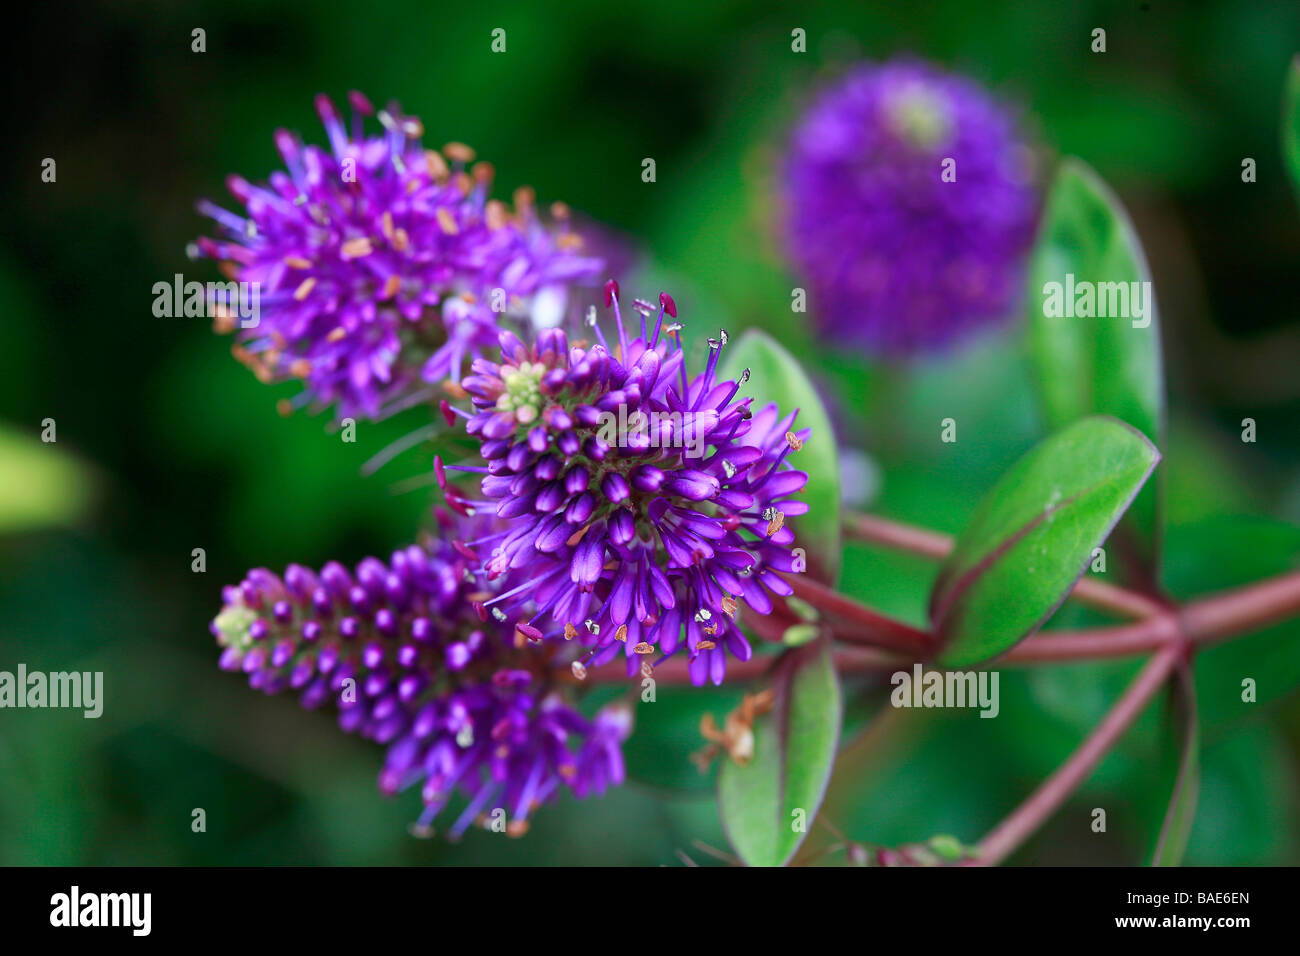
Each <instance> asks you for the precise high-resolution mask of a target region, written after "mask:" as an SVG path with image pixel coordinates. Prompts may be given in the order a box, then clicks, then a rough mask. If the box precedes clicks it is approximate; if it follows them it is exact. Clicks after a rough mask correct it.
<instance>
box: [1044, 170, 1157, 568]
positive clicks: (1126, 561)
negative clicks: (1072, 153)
mask: <svg viewBox="0 0 1300 956" xmlns="http://www.w3.org/2000/svg"><path fill="white" fill-rule="evenodd" d="M1070 275H1073V277H1074V279H1073V285H1074V288H1075V289H1076V290H1077V289H1079V288H1081V286H1080V284H1081V283H1084V282H1088V283H1092V284H1093V286H1094V287H1095V288H1096V290H1097V291H1098V292H1100V290H1101V288H1102V286H1101V284H1102V283H1123V284H1124V285H1123V287H1124V288H1125V289H1128V290H1130V291H1131V290H1132V286H1131V285H1130V284H1131V283H1134V282H1137V283H1144V282H1145V283H1149V282H1150V279H1151V275H1150V272H1149V271H1148V269H1147V264H1146V257H1145V256H1144V255H1143V252H1142V245H1141V243H1140V241H1139V240H1138V236H1137V233H1136V231H1135V230H1134V229H1133V225H1132V223H1131V222H1130V221H1129V218H1128V216H1127V214H1126V213H1125V212H1124V208H1123V206H1122V205H1121V204H1120V201H1119V199H1118V198H1117V197H1116V196H1115V194H1114V193H1113V192H1111V190H1110V189H1109V187H1107V186H1106V184H1105V183H1104V182H1103V181H1102V180H1101V178H1100V177H1099V176H1098V175H1097V174H1096V173H1095V172H1093V170H1092V169H1091V168H1090V167H1088V166H1087V165H1086V164H1085V163H1083V162H1082V161H1081V160H1078V159H1074V158H1069V159H1066V160H1065V161H1064V162H1062V164H1061V167H1060V169H1059V170H1058V172H1057V174H1056V179H1055V181H1054V182H1053V184H1052V188H1051V191H1050V193H1049V194H1048V197H1047V205H1046V208H1045V210H1044V212H1043V219H1042V224H1041V225H1040V227H1039V232H1038V238H1037V240H1036V242H1035V245H1034V250H1033V253H1032V256H1031V259H1030V268H1029V281H1030V285H1029V294H1028V297H1027V301H1028V308H1029V343H1030V351H1031V355H1032V360H1033V364H1034V370H1035V377H1036V379H1037V383H1038V391H1039V394H1040V397H1041V401H1042V406H1043V411H1044V414H1045V417H1046V420H1047V424H1048V427H1049V428H1051V429H1057V428H1061V427H1063V426H1065V425H1068V424H1069V423H1070V422H1073V421H1075V420H1077V419H1079V418H1082V417H1084V416H1085V415H1095V414H1101V415H1112V416H1114V417H1115V418H1118V419H1120V420H1121V421H1124V422H1127V423H1128V424H1130V425H1132V426H1133V427H1134V428H1136V429H1138V430H1139V431H1141V432H1142V433H1143V434H1144V435H1146V436H1147V438H1149V439H1150V440H1151V442H1152V443H1153V444H1155V445H1156V446H1157V447H1161V448H1163V447H1164V436H1163V428H1164V418H1165V412H1164V376H1163V371H1162V362H1161V356H1160V322H1159V319H1158V316H1157V310H1156V305H1155V300H1154V296H1153V295H1149V294H1148V292H1147V291H1143V292H1142V294H1141V300H1140V301H1141V302H1142V303H1143V304H1144V305H1145V307H1146V310H1147V311H1146V316H1145V318H1144V319H1141V320H1139V319H1137V318H1136V316H1135V315H1134V312H1135V309H1134V303H1133V300H1132V299H1131V298H1130V300H1129V302H1128V311H1129V314H1130V316H1131V317H1105V318H1101V317H1089V318H1082V317H1077V316H1076V315H1074V314H1073V313H1071V312H1066V314H1065V315H1064V316H1060V315H1058V316H1048V315H1047V314H1046V312H1047V311H1048V309H1047V299H1048V290H1049V288H1051V286H1049V283H1056V284H1057V285H1058V286H1060V287H1061V295H1062V300H1063V301H1062V305H1063V307H1066V308H1068V307H1069V306H1068V305H1067V304H1066V303H1065V302H1064V299H1065V298H1066V296H1065V291H1066V288H1067V281H1068V280H1067V276H1070ZM1106 288H1107V289H1109V288H1110V287H1109V286H1108V287H1106ZM1139 288H1140V289H1142V290H1150V288H1151V286H1150V285H1149V284H1148V285H1145V286H1139ZM1118 294H1119V293H1118V292H1116V295H1117V296H1118ZM1076 299H1077V292H1076ZM1103 299H1105V301H1106V304H1107V312H1108V313H1109V312H1111V311H1118V310H1116V309H1113V308H1112V305H1123V302H1122V301H1119V300H1118V299H1117V300H1116V302H1114V303H1111V302H1110V296H1109V295H1106V296H1101V295H1098V296H1096V297H1095V304H1094V308H1093V312H1094V316H1095V315H1096V313H1097V312H1099V311H1100V306H1101V304H1102V301H1103ZM1148 319H1149V321H1150V324H1149V325H1145V326H1144V327H1141V328H1139V327H1135V326H1134V324H1133V323H1134V322H1135V321H1142V322H1144V323H1145V322H1146V321H1147V320H1148ZM1162 514H1163V502H1162V501H1161V499H1160V482H1158V481H1157V482H1152V483H1151V485H1150V486H1149V487H1147V488H1146V489H1145V490H1144V491H1143V492H1142V494H1141V495H1139V496H1138V499H1137V500H1136V501H1135V502H1134V503H1133V507H1132V508H1131V509H1130V511H1129V514H1128V516H1127V517H1126V518H1125V521H1124V523H1123V524H1122V525H1121V526H1120V529H1119V531H1118V532H1117V534H1116V538H1115V543H1116V545H1117V546H1118V550H1119V554H1117V555H1116V556H1115V559H1116V560H1115V561H1114V562H1113V563H1115V564H1116V565H1117V566H1118V567H1119V568H1121V569H1122V571H1123V572H1124V574H1123V576H1124V577H1126V578H1128V579H1129V580H1130V581H1133V580H1141V579H1142V578H1143V577H1145V578H1146V579H1147V580H1149V579H1150V577H1151V575H1152V574H1154V573H1155V570H1156V569H1157V567H1158V559H1159V551H1160V535H1161V531H1160V529H1161V521H1162V520H1163V518H1162ZM1135 572H1137V573H1136V574H1135Z"/></svg>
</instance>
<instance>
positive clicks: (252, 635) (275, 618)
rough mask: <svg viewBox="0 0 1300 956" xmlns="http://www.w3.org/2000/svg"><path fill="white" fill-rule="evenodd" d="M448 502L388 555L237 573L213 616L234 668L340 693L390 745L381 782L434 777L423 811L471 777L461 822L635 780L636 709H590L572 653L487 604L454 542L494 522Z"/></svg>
mask: <svg viewBox="0 0 1300 956" xmlns="http://www.w3.org/2000/svg"><path fill="white" fill-rule="evenodd" d="M440 518H441V529H440V536H439V537H438V538H435V539H433V540H431V541H429V542H428V543H427V544H426V545H425V546H423V547H421V546H417V545H412V546H411V547H408V548H405V549H403V550H401V551H397V552H395V553H394V554H393V555H392V558H391V560H390V561H389V562H388V563H386V564H385V563H384V562H381V561H379V560H377V559H375V558H367V559H366V560H364V561H362V562H361V563H360V564H359V565H357V567H356V569H355V571H354V572H350V571H348V570H347V569H346V568H344V567H343V565H341V564H338V563H337V562H330V563H329V564H326V565H325V566H324V567H323V568H321V570H320V571H319V573H317V572H313V571H311V570H309V569H307V568H305V567H302V566H300V565H290V566H289V567H288V568H287V569H286V570H285V573H284V575H283V576H282V577H281V576H277V575H275V574H273V573H272V572H270V571H268V570H266V569H264V568H257V569H254V570H253V571H250V572H249V573H248V576H247V577H246V578H245V579H244V581H243V582H242V583H241V584H239V585H238V586H236V587H229V588H226V589H225V591H224V593H223V599H224V607H223V609H222V611H221V613H220V614H219V615H218V616H217V618H216V619H215V620H214V621H213V623H212V632H213V634H214V635H215V636H216V638H217V641H218V643H219V644H220V645H221V646H222V647H223V648H224V650H223V651H222V654H221V667H222V668H223V669H225V670H230V671H242V672H244V673H246V674H248V675H249V684H250V685H251V686H252V687H254V688H257V689H260V690H262V691H264V692H266V693H268V694H274V693H279V692H282V691H286V690H291V691H295V692H297V693H299V694H300V696H301V700H302V703H303V705H304V706H306V707H310V708H314V707H318V706H320V705H322V704H324V703H326V702H327V701H330V700H333V701H335V702H336V703H337V705H338V708H339V725H340V726H341V727H342V728H343V729H344V730H346V731H349V732H354V733H359V734H361V735H362V736H363V737H366V738H369V739H371V740H374V741H376V742H377V743H380V744H383V745H385V746H386V747H387V756H386V758H385V761H384V767H383V770H382V771H381V773H380V775H379V786H380V789H381V790H382V791H384V792H385V793H396V792H397V791H399V790H402V789H405V788H406V787H409V786H411V785H414V784H420V785H421V791H422V796H423V800H424V804H425V807H424V812H423V813H422V814H421V816H420V820H419V824H420V825H421V826H428V825H429V824H430V823H431V822H432V820H433V819H434V817H436V816H437V815H438V814H439V813H440V812H441V811H442V810H443V808H444V807H445V806H446V805H447V803H448V802H449V801H450V800H451V798H452V797H453V795H454V794H455V793H456V792H457V791H459V792H460V793H461V794H462V796H463V797H464V798H465V799H466V801H467V805H466V806H465V808H464V809H463V811H462V812H461V813H460V815H459V816H458V818H457V819H456V820H455V822H454V823H453V824H452V825H451V827H450V833H451V835H452V836H453V837H454V836H459V835H460V834H461V833H463V832H464V831H465V829H466V828H467V827H469V826H470V825H471V824H472V823H474V822H475V820H476V819H478V818H479V817H480V815H481V814H484V813H488V812H490V811H492V810H495V809H496V808H498V807H500V808H503V809H504V810H505V811H506V814H507V819H508V832H511V833H515V834H519V833H522V832H524V831H525V830H526V829H527V823H528V818H529V814H530V813H531V812H532V811H533V809H534V808H536V807H537V806H539V805H540V804H542V803H544V802H546V801H547V800H548V799H549V798H550V797H552V796H553V795H554V794H555V793H556V791H557V790H558V789H559V788H560V787H561V786H566V787H568V788H569V789H570V790H571V791H573V793H574V794H576V795H577V796H579V797H584V796H587V795H589V794H595V793H601V792H603V791H604V789H605V788H606V787H607V786H611V785H613V786H617V785H618V784H620V783H621V782H622V780H623V760H622V752H621V744H622V741H623V740H624V739H625V738H626V737H627V734H628V731H629V729H630V714H629V713H628V712H627V711H625V710H623V709H621V708H619V707H610V708H607V709H605V710H603V711H601V712H600V713H599V714H598V715H597V716H596V717H595V718H594V719H590V720H589V719H587V718H586V717H583V716H582V715H581V714H579V713H578V712H577V711H576V710H574V709H573V707H571V706H570V705H569V703H567V702H566V701H565V699H564V697H563V695H562V693H561V687H562V686H563V685H564V684H569V685H572V677H571V675H570V673H569V665H568V664H566V663H564V662H563V660H562V659H560V658H559V657H557V655H554V654H553V653H550V652H544V650H543V649H542V648H539V647H536V646H534V645H533V644H532V643H531V642H530V641H529V640H527V638H526V636H525V635H524V634H523V632H520V631H516V630H513V629H510V628H508V627H506V626H505V625H504V624H503V623H502V621H501V620H499V617H503V615H497V616H494V615H492V614H490V613H489V612H488V611H487V610H486V609H485V607H484V605H483V603H482V602H483V600H484V599H485V598H487V597H490V596H491V594H492V593H493V590H494V589H493V586H492V585H491V584H489V583H488V582H487V581H486V575H484V574H482V573H479V574H477V575H475V574H473V573H472V572H471V570H470V569H471V567H472V566H473V563H474V562H472V561H471V560H469V558H468V556H467V553H466V552H465V550H464V546H462V545H457V544H455V543H453V540H452V539H453V535H454V534H455V533H457V532H461V533H469V534H470V535H476V534H481V533H483V532H484V530H485V525H484V523H483V522H482V521H479V522H468V523H466V524H467V525H468V526H469V527H468V528H467V527H466V526H465V525H462V526H460V527H459V528H456V527H454V526H453V524H452V522H451V521H450V520H449V516H446V515H445V514H444V515H441V516H440ZM475 528H477V529H478V530H473V529H475ZM508 582H509V579H508V578H503V579H502V581H501V584H502V585H504V584H506V583H508ZM551 650H553V649H551Z"/></svg>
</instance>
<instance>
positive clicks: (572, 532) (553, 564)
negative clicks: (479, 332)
mask: <svg viewBox="0 0 1300 956" xmlns="http://www.w3.org/2000/svg"><path fill="white" fill-rule="evenodd" d="M606 304H607V305H611V306H612V307H613V309H614V315H615V321H616V325H617V340H616V341H613V342H610V341H607V340H606V338H605V336H604V334H603V332H602V331H601V329H600V327H599V325H598V324H597V323H596V322H595V314H594V309H593V312H592V316H591V318H590V320H589V324H590V325H591V327H592V332H593V334H594V335H595V337H596V340H597V341H596V343H595V344H590V345H588V344H578V343H570V342H569V340H568V338H567V337H566V335H565V334H564V332H563V331H561V330H558V329H551V330H546V331H543V332H541V333H539V334H538V335H537V336H536V339H535V341H534V342H533V343H532V344H531V345H525V344H524V343H523V342H522V341H521V340H520V339H519V338H517V337H516V336H514V335H513V334H511V333H509V332H504V333H502V334H501V337H500V338H501V357H500V361H490V360H488V359H486V358H484V359H478V360H476V361H475V362H474V363H473V364H472V366H471V374H470V375H468V376H467V377H466V378H465V379H463V380H462V382H461V384H462V387H463V388H464V389H465V390H466V392H468V394H469V395H470V397H471V399H472V406H473V407H472V410H464V409H457V408H452V407H451V406H450V405H448V404H447V403H445V402H444V412H445V413H446V414H448V416H449V419H450V418H452V417H453V416H455V415H460V416H461V417H463V418H464V419H465V420H466V427H467V430H468V432H469V434H470V435H471V436H473V437H475V438H477V439H478V440H479V441H480V442H481V443H482V444H481V449H480V451H481V456H482V458H483V459H484V460H485V461H486V464H485V465H469V466H461V467H462V469H463V470H466V471H470V472H473V473H477V474H480V475H481V476H482V477H481V485H480V493H479V495H477V496H474V497H470V496H467V495H465V494H463V493H462V492H461V491H459V490H458V489H457V488H456V487H455V486H453V485H452V484H451V483H450V482H449V481H448V479H447V475H446V469H445V468H444V467H443V465H442V463H441V461H439V462H437V463H436V470H437V474H438V480H439V483H440V485H441V486H442V487H443V489H444V491H445V492H446V494H447V498H448V501H449V503H450V504H451V505H452V506H453V507H455V508H457V509H459V510H461V511H464V512H467V513H471V512H472V513H482V512H483V511H488V512H490V513H492V514H494V515H495V516H496V517H497V519H498V520H499V524H500V527H497V528H495V529H494V530H493V531H492V532H491V533H490V534H488V535H486V536H484V537H483V538H481V539H478V540H476V541H473V542H470V545H471V546H472V547H474V548H476V549H479V550H480V551H486V553H487V556H486V557H485V559H484V562H483V566H484V568H485V569H486V571H487V573H488V574H489V575H490V576H492V577H493V578H497V577H506V578H509V579H510V580H511V581H512V582H513V583H512V584H511V585H510V586H508V587H504V588H503V589H502V590H501V591H500V592H499V593H498V594H497V595H495V596H493V597H492V598H490V599H489V600H488V601H487V602H485V603H486V604H487V605H488V606H489V607H492V608H494V609H497V610H505V611H507V612H508V613H510V614H511V615H514V616H516V617H517V618H518V619H519V623H518V625H517V627H518V628H519V630H520V631H521V632H523V633H525V634H527V635H528V636H529V637H530V638H531V639H534V640H543V639H555V638H559V639H562V640H563V639H567V640H576V641H577V642H578V643H580V644H581V645H583V646H585V647H586V648H588V649H589V650H588V654H587V656H586V658H585V659H584V660H583V661H581V662H576V664H575V673H577V674H578V675H579V676H582V675H583V674H584V673H585V667H586V666H587V665H589V664H590V665H599V664H602V663H604V662H606V661H609V660H611V659H612V658H614V657H616V656H617V655H618V654H620V653H621V654H623V655H625V657H626V658H627V666H628V672H629V674H631V673H634V672H635V671H636V670H637V662H638V661H639V660H641V655H651V654H660V655H662V656H664V657H667V656H671V655H673V654H677V653H679V652H682V651H684V652H685V653H686V654H687V655H688V656H689V658H690V672H691V678H692V680H693V681H694V683H695V684H697V685H699V684H704V683H705V682H706V681H709V680H712V681H713V683H715V684H719V683H721V682H722V680H723V677H724V675H725V672H726V660H727V656H728V655H730V656H732V657H735V658H737V659H739V660H747V659H749V657H750V656H751V648H750V645H749V643H748V641H747V640H746V638H745V636H744V635H743V634H742V633H741V630H740V628H739V627H738V626H737V623H736V615H737V612H738V610H739V606H740V605H739V602H741V601H743V602H744V603H745V604H747V605H748V606H749V607H750V608H751V609H753V610H754V611H755V612H757V613H760V614H766V613H767V612H768V611H770V610H771V607H772V602H771V597H770V594H777V595H788V594H790V593H791V588H790V585H789V584H788V583H787V582H786V581H784V580H783V579H782V578H781V577H780V576H779V574H778V572H789V571H793V570H801V569H800V568H798V567H797V560H796V556H795V554H794V552H793V550H792V547H791V545H792V543H793V535H792V533H791V530H790V528H789V527H787V526H785V519H786V518H787V517H790V516H794V515H800V514H803V513H805V511H806V510H807V506H806V505H805V504H803V503H801V502H799V501H796V500H794V499H792V498H791V496H792V495H794V494H796V493H797V492H799V491H800V489H802V488H803V486H804V484H805V483H806V482H807V475H806V474H805V473H803V472H801V471H798V470H796V469H795V468H794V467H793V466H792V465H791V464H790V463H789V461H788V460H787V458H788V456H789V454H790V452H791V451H793V450H797V449H799V448H800V447H802V444H803V441H804V439H805V438H806V437H807V432H806V431H805V432H794V431H792V430H791V429H792V428H793V425H794V419H795V415H796V414H797V412H792V413H790V414H788V415H785V416H782V415H781V413H780V412H779V411H778V409H777V408H776V406H775V405H770V406H767V407H766V408H763V409H762V410H760V411H758V412H756V413H755V412H753V411H752V410H751V408H750V404H751V400H750V399H749V398H743V399H742V398H738V397H737V393H738V391H739V389H740V387H741V385H742V384H743V383H744V381H745V378H746V377H747V374H746V376H742V378H741V379H740V381H734V380H729V379H721V378H719V376H718V374H717V368H718V357H719V353H720V352H721V349H722V347H723V345H724V344H725V343H726V334H725V333H721V334H720V335H719V337H718V338H717V339H710V340H709V357H708V363H707V365H706V367H705V369H704V371H703V372H701V373H699V374H697V375H694V376H692V375H689V374H688V372H687V370H686V362H685V357H684V353H683V350H682V347H681V344H680V342H679V338H678V334H677V333H678V330H679V329H680V326H678V325H677V324H676V323H675V322H671V321H670V322H669V323H667V324H665V315H667V317H668V318H669V319H670V320H671V319H673V318H675V317H676V314H677V309H676V305H675V304H674V302H673V300H672V299H671V298H670V297H669V296H667V295H661V296H660V300H659V306H658V309H657V315H656V314H655V309H654V308H653V307H652V306H650V305H649V304H647V303H643V302H638V303H637V310H638V312H639V313H640V316H641V321H640V330H639V335H637V336H635V337H633V334H632V333H630V332H629V330H628V329H627V328H626V327H625V325H624V323H623V318H622V315H621V312H620V311H619V302H618V286H617V285H616V284H615V283H613V282H610V283H609V284H608V285H607V286H606ZM651 315H655V319H654V324H653V329H652V330H649V331H648V330H647V320H648V319H649V318H650V316H651Z"/></svg>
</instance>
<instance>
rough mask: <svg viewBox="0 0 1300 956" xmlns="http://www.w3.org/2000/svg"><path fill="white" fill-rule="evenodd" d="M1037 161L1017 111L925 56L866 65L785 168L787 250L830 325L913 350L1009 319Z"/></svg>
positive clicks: (829, 97)
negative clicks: (1019, 128)
mask: <svg viewBox="0 0 1300 956" xmlns="http://www.w3.org/2000/svg"><path fill="white" fill-rule="evenodd" d="M1030 156H1031V154H1030V151H1029V149H1028V148H1027V147H1026V146H1024V145H1023V144H1022V142H1021V140H1020V139H1018V138H1017V132H1016V123H1015V118H1014V116H1013V115H1012V114H1011V113H1010V112H1009V111H1008V110H1007V109H1005V108H1004V107H1003V106H1001V105H1000V104H999V103H997V102H996V101H995V100H994V99H992V98H991V97H990V96H989V94H988V93H986V92H985V91H984V90H983V89H981V88H980V87H979V86H978V85H977V84H975V83H974V82H972V81H971V80H968V79H965V78H963V77H959V76H954V75H949V74H945V73H943V72H940V71H939V70H937V69H935V68H933V67H931V66H928V65H926V64H923V63H918V62H915V61H910V60H901V61H893V62H889V63H885V64H883V65H864V66H859V67H857V68H855V69H854V70H852V71H851V72H850V73H849V74H848V75H847V76H846V77H844V78H843V79H842V80H841V81H840V82H838V83H836V84H835V85H834V86H832V87H831V88H829V89H827V90H825V91H824V92H823V93H822V94H821V95H820V96H819V98H818V99H817V100H816V101H815V102H814V103H813V104H812V107H811V108H810V109H809V110H808V112H807V113H806V114H805V115H804V117H803V119H802V121H801V122H800V123H799V125H798V127H797V129H796V130H795V132H794V135H793V138H792V141H791V144H790V148H789V151H788V153H787V155H786V157H785V162H784V168H783V176H782V178H783V181H784V187H783V190H784V197H783V198H784V204H785V222H784V224H783V226H784V237H783V240H784V245H785V248H786V250H787V254H788V256H789V257H790V259H791V260H792V262H793V263H794V264H795V266H796V267H797V268H798V270H799V271H800V272H801V273H802V274H803V275H804V276H806V278H807V281H808V284H809V295H810V308H811V311H812V313H813V316H814V317H815V321H816V322H817V323H818V325H819V326H820V327H821V329H822V331H823V332H824V333H825V334H827V335H828V336H831V337H832V338H833V340H834V341H836V342H839V343H844V342H850V343H854V344H860V345H863V346H866V347H867V348H869V349H871V350H873V351H877V352H881V353H884V354H892V355H899V354H910V353H918V352H925V351H931V350H935V349H939V348H942V347H943V346H945V345H949V344H951V343H954V342H957V341H959V340H961V339H964V338H966V337H967V336H968V335H970V334H971V333H972V332H974V331H975V330H977V329H979V328H980V327H982V326H985V325H987V324H989V323H991V322H996V321H998V320H999V319H1003V318H1005V317H1007V316H1008V315H1009V314H1010V313H1011V312H1012V311H1013V310H1014V307H1015V304H1016V299H1017V296H1018V295H1019V294H1020V292H1021V280H1022V276H1023V271H1022V269H1023V261H1024V256H1025V253H1026V252H1027V250H1028V248H1029V245H1030V243H1031V242H1032V239H1033V231H1034V222H1035V217H1036V212H1037V207H1038V199H1037V194H1036V191H1035V189H1034V186H1033V183H1032V176H1031V172H1030V168H1031V165H1032V163H1031V158H1030ZM947 160H953V161H954V165H952V166H951V175H950V176H949V177H948V178H952V176H953V175H955V181H951V182H945V181H944V178H943V176H942V174H943V172H944V163H945V162H946V161H947Z"/></svg>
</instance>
